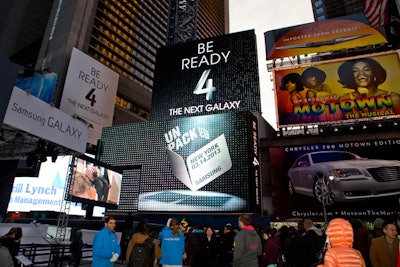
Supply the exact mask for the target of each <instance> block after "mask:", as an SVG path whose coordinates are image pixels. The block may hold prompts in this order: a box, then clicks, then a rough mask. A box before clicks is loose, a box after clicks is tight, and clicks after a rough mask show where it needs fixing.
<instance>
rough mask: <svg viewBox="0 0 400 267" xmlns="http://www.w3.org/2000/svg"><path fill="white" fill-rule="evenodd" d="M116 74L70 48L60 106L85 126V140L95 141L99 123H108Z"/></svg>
mask: <svg viewBox="0 0 400 267" xmlns="http://www.w3.org/2000/svg"><path fill="white" fill-rule="evenodd" d="M118 79H119V75H118V74H117V73H116V72H114V71H113V70H111V69H110V68H108V67H106V66H104V65H103V64H101V63H100V62H98V61H96V60H94V59H93V58H91V57H89V56H88V55H86V54H85V53H83V52H82V51H79V50H78V49H76V48H73V50H72V54H71V60H70V63H69V67H68V72H67V76H66V79H65V84H64V91H63V95H62V99H61V103H60V109H61V110H62V111H64V112H66V113H68V114H71V115H73V116H75V117H77V118H78V119H81V120H83V121H84V122H86V124H87V125H88V127H89V134H88V143H91V144H97V140H99V139H100V137H101V132H102V129H103V127H106V126H111V125H112V118H113V114H114V103H115V96H116V93H117V88H118Z"/></svg>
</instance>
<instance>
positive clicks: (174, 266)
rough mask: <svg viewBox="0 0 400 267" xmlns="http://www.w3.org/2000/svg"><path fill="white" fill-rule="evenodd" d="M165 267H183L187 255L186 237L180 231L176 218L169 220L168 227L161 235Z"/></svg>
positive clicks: (161, 261)
mask: <svg viewBox="0 0 400 267" xmlns="http://www.w3.org/2000/svg"><path fill="white" fill-rule="evenodd" d="M158 237H159V240H160V241H161V252H162V257H161V259H160V264H162V266H163V267H181V266H182V264H183V260H184V258H185V256H186V254H185V236H184V233H183V232H181V231H180V230H179V222H178V220H177V219H175V218H170V219H168V222H167V225H166V226H165V227H164V228H163V229H162V231H161V232H160V234H159V236H158Z"/></svg>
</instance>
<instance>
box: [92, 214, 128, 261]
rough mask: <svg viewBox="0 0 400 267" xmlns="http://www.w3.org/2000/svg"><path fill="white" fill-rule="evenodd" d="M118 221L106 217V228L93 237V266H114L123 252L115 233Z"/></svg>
mask: <svg viewBox="0 0 400 267" xmlns="http://www.w3.org/2000/svg"><path fill="white" fill-rule="evenodd" d="M116 224H117V222H116V220H115V219H114V218H113V217H111V216H110V217H106V218H105V219H104V228H103V229H102V230H100V231H99V232H98V233H97V234H96V235H95V236H94V238H93V262H92V267H112V266H114V262H116V261H117V260H118V257H119V255H120V254H121V247H120V245H119V243H118V239H117V236H116V235H115V226H116Z"/></svg>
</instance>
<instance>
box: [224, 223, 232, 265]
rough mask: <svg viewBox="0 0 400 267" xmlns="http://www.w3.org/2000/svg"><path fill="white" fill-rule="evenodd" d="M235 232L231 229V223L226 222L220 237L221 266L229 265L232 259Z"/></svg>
mask: <svg viewBox="0 0 400 267" xmlns="http://www.w3.org/2000/svg"><path fill="white" fill-rule="evenodd" d="M234 238H235V233H234V232H233V229H232V224H230V223H227V224H226V225H225V227H224V231H223V233H222V237H221V255H220V257H221V258H220V260H221V267H228V266H231V264H232V261H233V242H234Z"/></svg>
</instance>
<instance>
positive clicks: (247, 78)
mask: <svg viewBox="0 0 400 267" xmlns="http://www.w3.org/2000/svg"><path fill="white" fill-rule="evenodd" d="M257 62H258V61H257V46H256V37H255V34H254V30H250V31H244V32H239V33H233V34H229V35H223V36H218V37H212V38H208V39H203V40H199V41H192V42H185V43H181V44H177V45H173V46H166V47H161V48H160V49H159V51H158V54H157V65H156V69H155V77H154V86H153V99H152V108H151V119H152V120H163V119H170V118H174V117H188V116H200V115H208V114H217V113H218V114H219V113H229V112H238V111H252V112H253V111H256V112H260V111H261V104H260V89H259V77H258V63H257Z"/></svg>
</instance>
